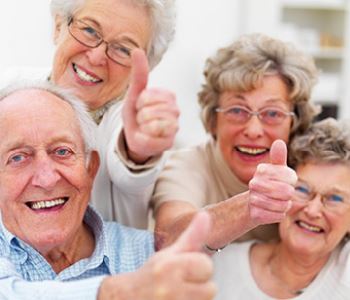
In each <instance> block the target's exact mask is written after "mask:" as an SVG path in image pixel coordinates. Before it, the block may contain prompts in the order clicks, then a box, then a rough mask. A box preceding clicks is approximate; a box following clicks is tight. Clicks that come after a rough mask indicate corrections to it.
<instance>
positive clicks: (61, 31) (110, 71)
mask: <svg viewBox="0 0 350 300" xmlns="http://www.w3.org/2000/svg"><path fill="white" fill-rule="evenodd" d="M74 18H75V19H78V20H84V21H87V22H89V24H94V25H96V26H97V28H100V30H99V31H100V34H102V36H103V39H104V40H106V41H108V42H110V41H119V42H123V44H124V43H125V44H126V45H132V46H133V48H135V47H137V48H136V49H135V50H134V51H133V52H132V65H131V68H130V67H125V66H122V65H119V64H117V63H115V62H113V61H111V60H110V59H109V58H108V57H107V56H106V54H105V50H106V44H105V43H102V44H101V45H100V46H99V47H97V48H89V47H86V46H84V45H82V44H81V43H79V42H78V41H76V40H75V39H74V38H73V37H72V36H71V35H70V33H69V32H68V24H67V21H66V20H64V19H62V17H60V16H56V18H55V34H54V42H55V45H56V52H55V55H54V61H53V67H52V74H51V79H52V81H53V82H54V83H56V84H58V85H60V86H63V87H67V88H69V89H70V90H72V91H73V93H74V94H75V95H76V96H78V97H79V98H80V99H82V100H83V101H84V102H85V103H86V104H87V106H88V108H89V109H90V110H95V109H98V108H100V107H102V106H104V105H105V104H106V103H108V102H109V101H111V100H114V99H116V98H118V97H120V96H123V95H124V94H125V92H126V90H127V88H128V87H129V92H128V96H127V97H126V99H125V105H124V106H123V113H122V118H123V124H124V129H123V133H122V134H123V137H124V140H125V146H126V150H127V155H128V158H129V159H131V160H132V161H134V162H135V163H139V164H142V163H144V162H146V161H147V160H148V159H149V158H151V157H154V156H159V155H161V154H162V153H163V151H164V150H167V149H169V148H171V147H172V145H173V143H174V140H175V134H176V132H177V130H178V117H179V109H178V107H177V105H176V98H175V95H174V94H173V93H172V92H170V91H168V90H164V89H160V88H147V82H148V73H149V67H148V62H147V57H146V55H145V52H147V51H146V50H147V47H148V45H149V43H150V38H151V35H152V32H151V21H150V18H149V15H148V12H147V10H146V9H145V7H142V6H137V5H134V3H133V2H132V1H130V0H118V1H116V0H107V1H104V0H87V1H86V3H85V5H84V6H83V7H82V9H80V10H79V11H78V12H77V13H76V14H75V15H74ZM91 22H92V23H91ZM96 26H94V27H96ZM73 64H75V65H76V66H78V67H79V68H80V69H81V70H82V71H84V72H85V73H87V74H89V75H90V76H92V77H93V78H95V79H96V80H98V82H96V83H91V82H87V81H84V80H82V78H81V77H79V76H78V74H77V73H76V72H75V70H74V68H73Z"/></svg>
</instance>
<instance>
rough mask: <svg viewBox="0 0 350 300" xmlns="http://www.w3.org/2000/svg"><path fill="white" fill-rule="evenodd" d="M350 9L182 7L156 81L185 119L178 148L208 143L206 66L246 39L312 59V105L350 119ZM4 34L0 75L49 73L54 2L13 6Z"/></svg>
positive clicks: (336, 4) (253, 3) (229, 2)
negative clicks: (291, 47) (292, 47)
mask: <svg viewBox="0 0 350 300" xmlns="http://www.w3.org/2000/svg"><path fill="white" fill-rule="evenodd" d="M349 7H350V0H216V1H212V0H177V11H178V19H177V33H176V37H175V40H174V41H173V43H172V44H171V46H170V49H169V50H168V52H167V53H166V54H165V56H164V58H163V60H162V62H161V63H160V64H159V65H158V66H157V67H156V68H155V69H154V70H153V71H152V73H151V76H150V82H149V86H155V87H164V88H168V89H171V90H173V91H174V92H175V93H176V95H177V99H178V104H179V106H180V109H181V113H182V114H181V119H180V131H179V134H178V137H177V142H176V146H177V147H183V146H186V145H193V144H196V143H199V142H201V141H203V140H204V139H205V137H206V135H205V132H204V130H203V127H202V125H201V122H200V119H199V108H198V105H197V93H198V91H199V89H200V87H201V83H202V82H203V76H202V70H203V67H204V63H205V60H206V58H207V57H209V56H211V55H213V54H214V53H215V51H216V49H218V48H220V47H223V46H226V45H227V44H228V43H230V42H231V41H232V40H234V39H235V38H237V37H238V36H239V35H241V34H243V33H250V32H263V33H266V34H269V35H272V36H275V37H279V38H281V39H283V40H286V41H291V42H293V43H295V44H296V45H297V46H298V47H299V48H301V49H304V50H305V51H307V52H309V53H310V54H311V55H312V56H313V57H314V58H315V60H316V64H317V66H318V67H319V69H320V71H321V77H320V81H319V83H318V85H317V87H316V89H315V91H314V94H313V101H314V102H316V103H319V104H321V105H322V106H323V111H324V113H323V115H322V117H324V116H334V117H338V118H349V116H350V22H349V20H350V19H349V12H350V10H349ZM0 28H1V29H2V32H1V37H2V47H1V50H0V53H1V55H0V68H1V69H0V70H2V71H0V73H1V72H3V73H5V72H8V71H11V70H15V69H18V68H21V69H23V68H24V69H28V70H32V69H34V68H47V69H49V68H50V64H51V60H52V55H53V51H54V46H53V43H52V37H51V33H52V19H51V16H50V11H49V1H48V0H35V1H33V0H32V1H28V0H11V1H6V2H5V3H3V7H2V9H1V10H0ZM0 79H1V74H0ZM348 81H349V82H348Z"/></svg>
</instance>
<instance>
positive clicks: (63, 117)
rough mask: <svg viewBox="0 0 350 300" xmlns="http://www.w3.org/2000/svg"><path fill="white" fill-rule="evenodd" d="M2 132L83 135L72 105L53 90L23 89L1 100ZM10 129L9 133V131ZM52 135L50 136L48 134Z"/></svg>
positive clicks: (0, 123)
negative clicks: (53, 92) (52, 91)
mask: <svg viewBox="0 0 350 300" xmlns="http://www.w3.org/2000/svg"><path fill="white" fill-rule="evenodd" d="M0 128H1V131H3V132H2V133H1V136H3V137H5V136H6V135H7V133H9V130H11V135H10V137H11V136H14V135H16V133H17V134H19V133H20V132H21V133H22V134H26V133H27V132H28V134H30V133H33V134H35V133H38V131H41V133H47V134H50V135H51V136H53V135H55V134H63V133H64V134H69V135H72V138H77V137H78V136H81V132H80V127H79V122H78V119H77V117H76V115H75V111H74V110H73V108H72V107H71V105H70V104H69V103H68V102H66V101H64V100H62V99H61V98H59V97H58V96H57V95H55V94H52V93H51V92H48V91H45V90H40V89H23V90H19V91H16V92H14V93H12V94H10V95H8V96H6V97H5V98H3V99H2V100H0ZM6 132H7V133H6ZM48 138H49V137H48Z"/></svg>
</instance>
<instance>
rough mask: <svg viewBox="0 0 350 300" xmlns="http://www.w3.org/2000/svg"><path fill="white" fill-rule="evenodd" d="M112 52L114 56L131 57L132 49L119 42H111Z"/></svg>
mask: <svg viewBox="0 0 350 300" xmlns="http://www.w3.org/2000/svg"><path fill="white" fill-rule="evenodd" d="M109 47H110V52H111V54H112V56H118V57H122V58H129V57H131V49H130V48H128V47H126V46H123V45H121V44H118V43H114V44H110V46H109Z"/></svg>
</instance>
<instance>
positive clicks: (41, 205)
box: [29, 199, 66, 210]
mask: <svg viewBox="0 0 350 300" xmlns="http://www.w3.org/2000/svg"><path fill="white" fill-rule="evenodd" d="M65 202H66V200H64V199H56V200H50V201H38V202H32V203H29V205H30V208H32V209H35V210H37V209H43V208H51V207H54V206H57V205H62V204H64V203H65Z"/></svg>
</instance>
